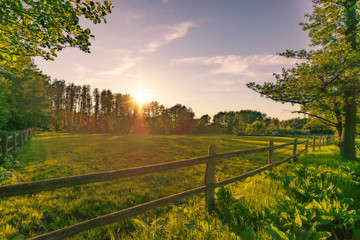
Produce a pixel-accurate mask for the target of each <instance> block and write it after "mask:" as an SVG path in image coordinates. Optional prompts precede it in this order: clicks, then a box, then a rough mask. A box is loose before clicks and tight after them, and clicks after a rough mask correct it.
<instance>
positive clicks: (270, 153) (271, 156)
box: [268, 140, 274, 165]
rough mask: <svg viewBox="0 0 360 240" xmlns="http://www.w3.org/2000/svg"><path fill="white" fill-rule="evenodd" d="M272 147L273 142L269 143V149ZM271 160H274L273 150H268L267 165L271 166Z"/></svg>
mask: <svg viewBox="0 0 360 240" xmlns="http://www.w3.org/2000/svg"><path fill="white" fill-rule="evenodd" d="M272 146H274V142H273V141H271V140H270V141H269V147H272ZM273 160H274V150H273V149H270V150H269V153H268V164H269V165H270V164H272V163H273Z"/></svg>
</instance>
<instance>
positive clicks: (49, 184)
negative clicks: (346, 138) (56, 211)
mask: <svg viewBox="0 0 360 240" xmlns="http://www.w3.org/2000/svg"><path fill="white" fill-rule="evenodd" d="M332 139H333V138H332V136H331V137H330V136H320V137H319V140H318V144H316V137H315V136H314V137H313V139H312V140H313V141H312V148H313V151H315V148H316V146H318V147H319V148H320V147H322V146H325V145H327V144H328V142H329V141H330V140H332ZM309 141H310V140H309V138H307V139H306V140H305V141H301V142H298V140H297V139H294V141H293V142H290V143H285V144H281V145H274V142H273V141H270V142H269V146H268V147H263V148H256V149H246V150H240V151H234V152H226V153H217V147H216V145H210V146H209V150H208V155H207V156H203V157H198V158H193V159H186V160H180V161H174V162H168V163H162V164H155V165H149V166H144V167H138V168H130V169H121V170H115V171H108V172H100V173H93V174H84V175H77V176H70V177H63V178H56V179H48V180H41V181H35V182H29V183H20V184H14V185H8V186H2V187H0V197H11V196H17V195H24V194H29V193H31V194H32V193H38V192H41V191H45V190H53V189H58V188H64V187H71V186H75V185H81V184H88V183H95V182H104V181H110V180H115V179H121V178H127V177H134V176H141V175H145V174H149V173H155V172H161V171H166V170H170V169H176V168H182V167H189V166H193V165H199V164H206V171H205V178H204V186H201V187H198V188H194V189H191V190H188V191H184V192H181V193H178V194H174V195H171V196H168V197H164V198H161V199H157V200H154V201H150V202H147V203H143V204H140V205H137V206H134V207H130V208H127V209H123V210H121V211H118V212H114V213H111V214H108V215H104V216H100V217H97V218H94V219H90V220H88V221H85V222H81V223H78V224H75V225H72V226H69V227H65V228H62V229H59V230H56V231H53V232H49V233H45V234H42V235H39V236H36V237H34V238H31V240H39V239H64V238H66V237H70V236H73V235H74V234H77V233H80V232H83V231H86V230H89V229H92V228H95V227H98V226H104V225H108V224H111V223H114V222H117V221H120V220H124V219H126V218H129V217H131V216H135V215H138V214H141V213H144V212H146V211H148V210H150V209H153V208H155V207H159V206H163V205H166V204H169V203H171V202H174V201H178V200H181V199H183V198H186V197H189V196H192V195H195V194H199V193H202V192H205V202H206V204H207V206H208V207H209V209H212V208H213V207H214V204H215V188H219V187H222V186H225V185H228V184H230V183H233V182H237V181H239V180H242V179H245V178H248V177H250V176H253V175H255V174H259V173H261V172H263V171H266V170H270V169H272V168H273V167H276V166H279V165H281V164H283V163H286V162H288V161H290V160H291V159H297V157H298V156H299V155H301V154H302V153H305V155H307V154H308V148H309ZM300 144H304V145H305V147H304V149H303V150H301V151H298V146H299V145H300ZM291 145H292V146H293V149H292V150H293V151H292V155H291V156H290V157H288V158H286V159H283V160H281V161H278V162H273V152H274V150H275V149H280V148H284V147H286V146H291ZM266 151H268V165H267V166H265V167H261V168H258V169H255V170H252V171H250V172H247V173H244V174H241V175H238V176H235V177H232V178H229V179H226V180H223V181H220V182H216V181H215V170H216V168H215V167H216V162H217V161H218V160H221V159H226V158H231V157H238V156H244V155H248V154H252V153H259V152H266Z"/></svg>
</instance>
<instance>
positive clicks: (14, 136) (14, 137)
mask: <svg viewBox="0 0 360 240" xmlns="http://www.w3.org/2000/svg"><path fill="white" fill-rule="evenodd" d="M16 148H17V142H16V133H14V134H13V149H14V151H15V150H16Z"/></svg>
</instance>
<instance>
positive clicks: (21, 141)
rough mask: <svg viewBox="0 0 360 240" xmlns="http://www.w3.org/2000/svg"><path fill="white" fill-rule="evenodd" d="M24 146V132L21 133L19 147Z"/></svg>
mask: <svg viewBox="0 0 360 240" xmlns="http://www.w3.org/2000/svg"><path fill="white" fill-rule="evenodd" d="M23 146H24V133H23V131H20V132H19V147H20V148H22V147H23Z"/></svg>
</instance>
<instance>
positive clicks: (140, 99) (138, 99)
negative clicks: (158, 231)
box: [134, 91, 150, 104]
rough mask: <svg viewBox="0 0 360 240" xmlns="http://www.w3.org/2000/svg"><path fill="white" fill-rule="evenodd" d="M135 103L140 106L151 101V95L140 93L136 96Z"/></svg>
mask: <svg viewBox="0 0 360 240" xmlns="http://www.w3.org/2000/svg"><path fill="white" fill-rule="evenodd" d="M134 99H135V102H137V103H139V104H144V103H147V102H149V101H150V98H149V95H147V94H146V93H145V92H143V91H138V92H136V93H135V95H134Z"/></svg>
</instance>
